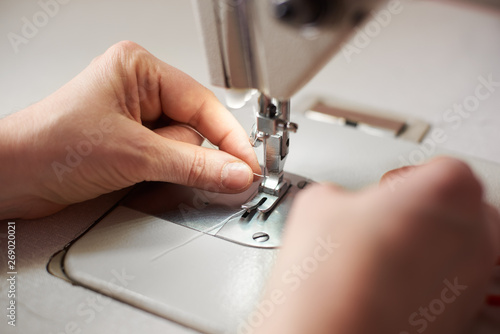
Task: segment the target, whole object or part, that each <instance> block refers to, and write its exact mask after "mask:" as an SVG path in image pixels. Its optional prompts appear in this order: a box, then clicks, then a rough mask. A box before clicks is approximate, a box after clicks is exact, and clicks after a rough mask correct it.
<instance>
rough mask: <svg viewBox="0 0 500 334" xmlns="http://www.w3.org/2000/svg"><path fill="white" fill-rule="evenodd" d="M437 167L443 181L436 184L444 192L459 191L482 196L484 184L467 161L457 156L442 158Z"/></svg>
mask: <svg viewBox="0 0 500 334" xmlns="http://www.w3.org/2000/svg"><path fill="white" fill-rule="evenodd" d="M436 168H437V169H438V171H437V172H438V173H439V174H440V175H442V178H441V182H439V184H437V185H436V186H437V187H438V188H439V190H440V191H441V192H442V193H445V194H448V193H450V192H459V193H464V194H468V195H470V196H476V197H480V195H481V194H482V185H481V183H480V181H479V180H478V179H477V178H476V176H475V175H474V172H473V171H472V169H471V168H470V167H469V165H467V164H466V163H465V162H463V161H461V160H458V159H455V158H448V157H444V158H440V159H439V160H438V162H437V166H436Z"/></svg>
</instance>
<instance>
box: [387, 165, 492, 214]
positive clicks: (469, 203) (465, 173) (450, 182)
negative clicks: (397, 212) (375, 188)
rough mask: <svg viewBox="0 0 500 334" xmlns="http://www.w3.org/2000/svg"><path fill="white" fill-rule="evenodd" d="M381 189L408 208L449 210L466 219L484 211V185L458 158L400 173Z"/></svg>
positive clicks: (389, 178) (392, 176)
mask: <svg viewBox="0 0 500 334" xmlns="http://www.w3.org/2000/svg"><path fill="white" fill-rule="evenodd" d="M381 186H382V188H384V189H385V191H389V192H392V193H393V196H392V197H393V199H394V201H395V202H397V203H400V204H401V205H403V206H404V207H408V206H412V205H417V203H420V204H422V203H426V205H427V206H428V207H429V208H435V209H436V210H439V211H446V210H449V212H455V213H456V214H457V216H460V215H462V216H463V218H464V219H465V217H473V216H474V215H476V214H477V213H478V212H479V210H481V209H482V186H481V184H480V183H479V181H478V180H477V178H476V177H475V176H474V173H473V172H472V170H471V169H470V167H469V166H467V164H465V163H464V162H462V161H460V160H457V159H454V158H448V157H440V158H437V159H434V160H432V161H431V162H429V163H427V164H425V165H421V166H418V167H415V168H413V169H412V168H409V169H408V168H407V169H403V170H399V171H397V170H396V171H395V172H392V173H389V174H388V175H387V176H386V178H385V180H384V181H383V182H382V183H381ZM410 198H411V199H412V200H411V201H407V200H406V203H401V202H402V201H405V199H410ZM412 203H413V204H412ZM395 206H396V207H397V205H396V204H395Z"/></svg>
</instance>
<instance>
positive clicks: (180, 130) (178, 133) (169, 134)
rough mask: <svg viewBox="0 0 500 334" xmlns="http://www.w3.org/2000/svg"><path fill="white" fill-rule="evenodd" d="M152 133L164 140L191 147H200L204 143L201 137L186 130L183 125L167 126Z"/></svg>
mask: <svg viewBox="0 0 500 334" xmlns="http://www.w3.org/2000/svg"><path fill="white" fill-rule="evenodd" d="M153 131H154V132H155V133H157V134H159V135H160V136H162V137H164V138H168V139H172V140H177V141H182V142H184V143H189V144H193V145H201V144H202V143H203V141H204V138H203V137H201V136H200V135H199V134H198V133H196V132H195V131H193V130H191V129H188V128H187V127H186V126H184V125H169V126H167V127H164V128H159V129H155V130H153Z"/></svg>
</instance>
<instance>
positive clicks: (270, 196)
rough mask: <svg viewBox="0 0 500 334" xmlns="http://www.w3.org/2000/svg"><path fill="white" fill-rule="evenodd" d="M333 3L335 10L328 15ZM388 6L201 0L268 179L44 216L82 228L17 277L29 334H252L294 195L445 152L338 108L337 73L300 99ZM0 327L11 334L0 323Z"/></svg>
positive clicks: (398, 123) (212, 54) (153, 190)
mask: <svg viewBox="0 0 500 334" xmlns="http://www.w3.org/2000/svg"><path fill="white" fill-rule="evenodd" d="M327 4H328V5H329V6H331V7H329V6H327V7H322V6H323V5H325V6H326V5H327ZM381 5H382V6H383V5H384V1H369V0H363V1H321V0H317V1H300V0H291V1H281V0H280V1H272V0H258V1H257V0H255V1H245V0H213V1H208V0H198V1H197V3H196V7H197V8H195V12H196V13H197V20H198V22H199V23H200V25H201V31H202V36H203V39H204V45H205V49H206V51H207V56H208V57H207V58H208V63H209V65H210V66H209V69H210V76H211V82H212V83H213V84H214V85H215V86H219V87H224V88H231V89H233V90H234V89H236V91H233V92H232V93H230V94H231V96H230V97H229V100H228V101H229V103H228V104H229V106H230V107H231V106H232V107H237V108H234V109H232V111H233V113H234V115H235V116H236V117H237V119H238V120H239V121H240V122H241V124H242V125H243V126H244V127H245V128H246V129H248V130H249V132H250V140H251V142H252V143H253V144H254V145H255V146H258V148H257V149H258V150H259V151H258V152H259V157H260V158H261V164H262V166H263V172H262V173H263V177H262V178H261V180H260V181H257V182H255V183H254V184H253V186H252V187H251V188H250V189H249V190H247V191H245V192H244V193H242V194H238V195H224V194H214V193H211V192H210V191H209V189H207V190H196V189H190V188H187V187H182V186H177V185H173V184H161V183H150V184H143V185H139V186H138V187H135V188H134V189H133V190H132V191H131V192H129V193H127V194H126V196H125V197H124V198H123V199H122V197H123V196H124V195H125V193H124V192H122V193H118V194H113V195H110V196H109V197H105V198H104V199H102V200H101V201H100V202H99V203H96V201H94V202H93V203H94V204H93V205H100V208H101V209H100V210H101V212H100V213H99V215H97V216H95V215H94V218H95V220H96V222H95V224H92V225H91V223H92V222H93V220H89V218H86V219H82V218H81V216H85V214H84V213H83V212H84V211H86V210H87V207H85V205H83V206H75V207H74V208H72V209H70V210H67V211H65V212H63V213H61V214H59V215H56V216H55V218H49V219H46V220H44V221H45V226H43V228H44V229H50V226H53V227H54V228H61V226H60V224H59V223H58V221H72V222H74V224H73V225H75V224H76V227H71V226H66V227H65V228H67V229H68V230H69V231H70V232H58V233H65V234H64V237H61V240H58V239H56V236H51V237H50V238H52V239H50V240H51V242H52V243H53V244H54V246H53V249H54V251H55V250H61V249H62V251H60V252H57V253H55V252H54V251H51V252H50V255H51V254H54V253H55V254H54V256H53V257H52V259H51V261H50V263H49V264H48V265H47V270H48V271H49V272H50V273H51V274H52V275H54V276H55V277H54V276H50V275H49V274H48V273H47V272H46V271H45V265H46V264H47V262H48V258H49V256H45V255H46V254H47V253H48V252H47V251H45V252H42V253H43V254H45V255H44V256H41V255H39V256H33V257H32V258H35V259H34V260H32V263H36V264H38V265H39V266H38V267H40V264H41V266H42V267H43V268H42V270H40V268H38V270H37V271H35V270H33V272H35V274H31V276H30V277H28V275H30V271H31V267H30V266H28V265H25V266H24V269H23V268H20V273H21V274H22V275H26V277H27V278H26V279H25V280H24V281H25V282H26V281H29V280H30V279H32V280H34V281H35V280H38V281H36V282H35V283H32V285H31V286H29V292H30V293H31V295H32V296H33V301H31V300H30V301H29V302H28V301H24V302H23V303H24V305H25V308H24V310H23V308H20V311H19V312H24V313H21V315H22V316H20V317H19V322H20V323H21V324H22V325H23V326H26V327H24V329H25V330H24V331H23V332H36V331H38V330H44V331H46V332H49V333H79V332H82V333H85V332H91V333H96V332H130V333H132V332H137V331H146V330H147V331H148V332H158V333H160V332H168V333H193V332H202V333H214V334H215V333H217V334H218V333H235V332H237V331H238V330H239V331H240V332H242V333H244V331H245V329H246V328H247V326H248V324H249V322H250V321H251V320H249V319H248V318H247V316H248V314H250V312H251V311H252V310H253V309H254V307H255V306H256V305H257V303H258V301H259V296H260V293H261V292H262V289H263V287H264V285H265V282H266V278H267V275H268V273H269V271H270V270H271V268H272V265H273V263H274V261H275V259H276V256H277V254H278V250H277V249H278V248H279V246H280V242H281V240H280V237H281V233H282V231H283V229H284V228H285V222H286V217H287V213H288V210H289V209H290V207H291V205H292V203H293V198H294V196H295V194H297V193H298V192H299V191H301V189H302V188H304V187H305V186H307V184H308V183H309V182H312V181H313V180H314V181H330V182H335V183H338V184H340V185H342V186H344V187H346V188H349V189H359V188H362V187H364V186H366V185H368V184H372V183H374V182H377V181H378V179H379V178H380V176H381V175H382V174H383V173H384V172H386V171H388V170H390V169H393V168H397V167H400V166H401V165H402V164H405V163H413V162H414V161H416V162H421V161H420V160H422V161H423V160H424V159H427V158H430V157H431V156H434V155H439V154H449V151H447V150H445V149H442V148H440V145H441V144H443V143H444V142H443V140H442V139H443V134H442V133H439V132H429V127H428V125H427V124H426V122H424V121H422V120H420V119H418V118H413V117H408V118H405V117H400V118H398V117H396V116H394V115H393V114H388V113H384V112H379V111H378V110H377V111H374V110H372V109H370V108H358V106H356V105H345V104H343V103H340V102H339V101H338V100H337V99H335V98H332V97H331V96H330V95H331V94H332V88H331V84H329V82H330V81H329V80H330V79H331V78H330V77H329V75H330V74H334V73H336V72H335V71H332V68H328V70H329V71H328V72H327V73H328V74H326V77H320V78H316V79H318V80H320V81H316V84H315V86H314V87H313V88H311V89H309V90H308V91H309V93H308V94H305V93H303V92H300V91H299V90H300V88H302V87H304V85H307V84H308V82H309V81H310V80H311V79H312V78H313V77H314V75H315V74H316V73H318V72H319V71H320V70H321V68H323V66H324V65H326V64H327V63H328V62H329V60H330V59H331V57H332V56H333V55H335V54H337V53H339V52H340V54H342V51H341V48H343V47H345V44H344V43H346V42H347V40H348V38H349V37H350V36H351V35H352V33H353V32H356V31H357V29H361V27H363V23H364V22H366V20H368V19H369V18H370V15H369V13H370V12H372V11H373V10H375V9H376V8H377V7H378V6H381ZM429 6H431V5H429ZM382 9H384V10H389V12H390V9H389V8H388V7H382ZM432 9H433V12H435V13H440V14H442V13H446V12H447V11H448V10H449V8H448V7H446V8H444V7H437V8H432ZM395 10H396V12H397V11H398V9H395ZM426 13H427V12H426ZM393 15H396V14H393ZM455 15H456V16H457V17H461V15H464V17H466V16H465V14H462V12H460V13H455ZM474 19H475V20H476V22H477V21H478V20H480V19H484V16H481V15H480V14H477V16H474ZM497 22H498V21H497ZM358 33H359V31H358ZM380 38H382V37H380ZM363 52H369V50H368V49H366V50H364V51H363ZM355 55H357V54H355ZM94 56H95V55H94ZM196 57H197V58H200V62H201V61H202V60H201V58H202V56H201V55H199V54H197V55H196ZM322 73H323V72H322ZM318 75H319V76H321V73H319V74H318ZM372 81H373V80H372ZM323 83H325V84H324V85H323ZM322 87H325V88H324V89H322ZM326 87H327V88H326ZM455 88H457V87H455ZM306 90H307V89H306ZM457 90H458V88H457ZM296 93H297V94H298V95H299V96H296V95H294V94H296ZM311 93H312V94H311ZM292 96H295V97H296V100H294V104H293V106H292V104H291V103H290V98H292ZM446 106H447V105H446ZM361 109H362V110H361ZM374 109H377V108H374ZM292 110H293V112H292ZM360 110H361V111H360ZM292 120H293V121H292ZM332 123H341V124H342V125H343V126H338V124H332ZM296 130H298V131H296ZM294 132H296V133H294ZM421 156H423V158H422V159H421ZM459 156H460V154H459ZM461 157H462V158H464V159H465V160H467V161H468V162H469V163H470V164H471V165H472V166H473V168H474V169H475V170H476V172H477V173H478V174H479V176H480V177H481V178H482V179H483V181H484V182H485V184H486V188H487V189H486V191H487V196H488V199H489V200H490V201H491V202H492V203H493V204H496V205H499V204H500V167H498V165H497V164H494V163H490V162H486V161H482V160H481V159H476V158H471V157H468V156H461ZM285 161H286V164H285ZM115 202H116V203H115ZM110 207H111V209H109V208H110ZM108 209H109V210H108ZM101 213H102V215H101ZM49 223H50V224H49ZM22 224H24V225H22ZM35 224H37V225H35ZM41 224H43V222H35V223H31V222H22V223H21V222H18V224H17V226H18V228H19V229H20V232H18V236H22V235H23V234H22V230H23V226H29V228H32V229H34V230H35V231H38V233H39V234H41V235H43V233H42V232H40V231H42V230H40V228H41V226H40V225H41ZM2 225H3V224H2ZM47 225H49V226H47ZM87 228H88V229H87ZM25 229H28V227H25ZM37 229H38V230H37ZM25 233H28V232H27V231H26V230H25ZM47 238H49V237H47ZM35 239H36V238H35ZM54 239H56V241H53V240H54ZM20 242H21V243H22V242H28V241H26V239H25V241H23V240H22V239H21V240H20ZM47 243H48V242H47ZM66 243H68V244H66ZM63 246H64V247H63ZM30 247H31V245H30ZM63 248H64V249H63ZM33 252H35V251H33ZM33 266H35V265H33ZM35 276H36V277H35ZM65 280H66V282H65ZM38 282H40V283H38ZM69 283H72V284H74V285H76V286H73V285H71V284H69ZM25 284H28V283H25ZM40 287H41V288H40ZM20 288H21V286H20ZM25 291H26V290H25ZM47 294H50V295H51V296H50V297H48V296H47ZM108 297H111V298H108ZM20 298H21V297H20ZM44 305H50V307H48V309H47V310H45V308H44ZM26 310H29V311H26ZM487 312H489V313H488V314H490V315H491V314H495V312H496V311H495V310H491V309H489V310H487ZM496 315H497V316H498V314H496ZM499 318H500V317H499ZM28 319H30V323H29V324H28ZM488 320H489V321H485V320H484V319H482V320H481V322H478V325H477V326H476V329H478V328H481V330H483V333H495V332H496V330H497V329H498V328H499V327H495V325H496V326H500V323H498V322H497V323H496V324H495V323H493V322H492V321H491V319H488ZM23 322H24V323H23ZM499 322H500V321H499ZM0 326H1V327H0V328H2V332H4V331H3V328H4V327H3V326H5V325H4V323H2V324H0ZM402 330H408V331H409V332H411V333H413V332H416V331H415V329H414V328H412V327H409V328H407V329H404V328H402ZM6 332H8V333H10V332H12V333H15V330H13V329H12V328H7V329H6Z"/></svg>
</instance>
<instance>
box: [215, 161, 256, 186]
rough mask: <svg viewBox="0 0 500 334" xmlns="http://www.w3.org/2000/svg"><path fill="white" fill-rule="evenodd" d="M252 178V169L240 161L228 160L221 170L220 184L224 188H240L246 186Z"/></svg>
mask: <svg viewBox="0 0 500 334" xmlns="http://www.w3.org/2000/svg"><path fill="white" fill-rule="evenodd" d="M251 178H253V174H252V170H251V169H250V167H248V165H247V164H244V163H242V162H232V163H230V162H228V163H226V164H225V165H224V168H222V172H221V184H222V186H223V187H224V188H226V189H231V190H241V189H243V188H246V187H247V186H248V185H249V184H250V182H251Z"/></svg>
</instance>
